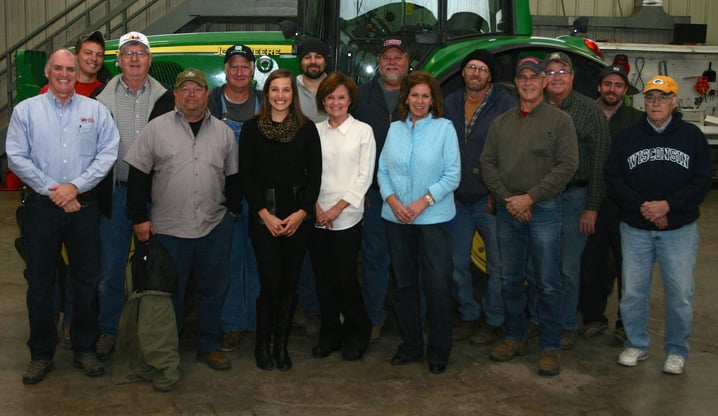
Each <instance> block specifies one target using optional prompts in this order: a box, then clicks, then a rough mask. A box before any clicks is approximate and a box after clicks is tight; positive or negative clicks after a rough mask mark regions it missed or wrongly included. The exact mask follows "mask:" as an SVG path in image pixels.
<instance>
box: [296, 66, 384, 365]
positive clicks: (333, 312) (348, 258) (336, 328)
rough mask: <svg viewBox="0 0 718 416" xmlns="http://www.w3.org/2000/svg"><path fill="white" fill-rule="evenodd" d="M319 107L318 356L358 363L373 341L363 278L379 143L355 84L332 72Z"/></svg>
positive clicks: (313, 241)
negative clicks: (356, 111)
mask: <svg viewBox="0 0 718 416" xmlns="http://www.w3.org/2000/svg"><path fill="white" fill-rule="evenodd" d="M316 98H317V108H318V109H319V110H320V111H323V112H325V113H326V114H327V115H328V116H329V118H328V119H327V120H326V121H322V122H320V123H317V130H318V131H319V137H320V139H321V144H322V185H321V189H320V191H319V199H318V200H317V204H316V215H317V216H316V223H315V228H314V232H313V234H312V236H311V238H310V242H309V249H310V253H311V257H312V264H313V266H314V272H315V276H316V279H317V296H318V298H319V306H320V309H321V322H322V326H321V330H320V332H319V343H318V344H317V345H316V346H315V347H314V348H312V355H313V356H314V357H316V358H324V357H327V356H328V355H329V354H331V353H332V351H336V350H339V349H341V350H342V358H344V359H345V360H348V361H355V360H358V359H360V358H361V357H362V354H363V353H364V351H365V350H366V348H367V345H368V343H369V336H370V333H371V322H370V321H369V316H368V315H367V312H366V308H365V306H364V300H363V297H362V292H361V287H360V286H359V281H358V277H357V253H358V252H359V246H360V243H361V227H362V217H363V214H364V195H365V194H366V192H367V190H368V189H369V185H371V182H372V176H373V174H374V160H375V153H376V145H375V143H374V134H373V132H372V128H371V126H369V125H368V124H366V123H363V122H361V121H359V120H356V119H355V118H354V117H352V116H351V115H350V114H349V110H350V108H351V107H353V105H354V103H356V101H357V86H356V83H355V82H354V80H352V78H351V77H349V76H348V75H346V74H343V73H341V72H333V73H330V74H329V75H328V76H327V77H326V78H325V79H324V80H323V81H322V83H321V84H320V85H319V88H318V90H317V97H316Z"/></svg>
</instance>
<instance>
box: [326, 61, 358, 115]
mask: <svg viewBox="0 0 718 416" xmlns="http://www.w3.org/2000/svg"><path fill="white" fill-rule="evenodd" d="M340 85H343V86H345V87H346V89H347V92H348V93H349V101H350V103H349V110H352V109H353V108H354V106H355V105H356V103H357V99H358V96H359V93H358V91H357V84H356V82H354V80H353V79H352V77H350V76H349V75H347V74H345V73H343V72H339V71H336V72H332V73H330V74H329V75H327V76H326V77H325V78H324V79H323V80H322V82H321V84H319V88H317V97H316V100H317V109H318V110H320V111H323V112H325V113H326V112H327V110H326V109H325V108H324V99H325V98H326V97H327V95H329V94H331V93H332V92H334V90H336V89H337V88H339V86H340Z"/></svg>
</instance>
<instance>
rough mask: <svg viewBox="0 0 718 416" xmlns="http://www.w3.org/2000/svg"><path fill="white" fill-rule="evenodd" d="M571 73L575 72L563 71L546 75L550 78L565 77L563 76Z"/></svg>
mask: <svg viewBox="0 0 718 416" xmlns="http://www.w3.org/2000/svg"><path fill="white" fill-rule="evenodd" d="M571 72H573V71H570V70H566V69H561V70H559V71H546V75H548V76H550V77H563V76H566V75H568V74H570V73H571Z"/></svg>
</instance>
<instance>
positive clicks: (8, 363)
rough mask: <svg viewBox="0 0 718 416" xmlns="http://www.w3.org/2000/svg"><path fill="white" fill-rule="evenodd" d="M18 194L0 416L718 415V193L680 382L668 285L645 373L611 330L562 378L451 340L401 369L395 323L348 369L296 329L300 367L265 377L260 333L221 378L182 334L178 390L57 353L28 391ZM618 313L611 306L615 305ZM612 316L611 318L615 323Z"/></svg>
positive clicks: (654, 315) (654, 308)
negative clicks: (257, 342) (438, 358)
mask: <svg viewBox="0 0 718 416" xmlns="http://www.w3.org/2000/svg"><path fill="white" fill-rule="evenodd" d="M17 203H18V195H17V192H1V193H0V219H1V222H0V239H1V242H0V293H2V297H1V298H0V334H1V335H0V351H2V352H3V354H2V355H0V370H1V371H0V386H2V387H1V389H0V403H2V404H0V414H2V415H25V414H27V415H79V414H102V415H115V414H116V415H139V414H151V415H283V416H285V415H357V414H362V415H384V414H387V415H469V414H472V415H473V414H477V412H481V413H482V414H490V415H543V414H565V415H591V416H598V415H601V416H603V415H652V416H660V415H713V414H716V410H715V409H716V408H718V394H717V393H716V392H717V391H718V390H717V389H716V385H717V384H716V375H718V360H717V359H716V355H717V354H718V314H717V312H718V309H717V308H716V301H715V293H717V292H718V280H714V279H715V270H718V256H716V254H715V253H716V252H718V191H712V192H711V194H710V196H709V197H708V200H707V201H706V202H705V203H704V204H703V209H702V214H703V215H702V217H701V219H700V220H699V224H700V232H701V243H700V251H699V256H698V268H697V270H696V274H695V277H696V296H695V301H694V317H695V319H694V327H693V332H694V336H693V337H692V338H691V340H690V342H691V347H692V352H691V356H690V357H689V359H688V361H687V364H686V371H685V373H684V374H683V375H682V376H668V375H664V374H662V373H661V368H662V365H663V361H664V359H665V356H664V354H663V351H662V333H663V300H662V291H661V288H660V279H656V282H655V284H654V290H653V293H652V296H651V322H650V332H651V335H652V337H653V345H652V346H651V348H650V351H649V358H648V359H647V360H646V361H644V362H641V363H640V364H639V365H638V367H635V368H625V367H621V366H619V365H617V364H616V358H617V356H618V353H619V352H620V351H621V347H620V346H619V345H617V344H616V343H615V342H614V341H613V338H612V337H611V334H610V332H606V333H605V334H603V335H601V336H598V337H596V338H593V339H590V340H583V339H580V340H579V344H578V346H577V348H576V349H575V350H573V351H569V352H565V353H564V354H563V355H562V360H563V366H562V371H561V374H560V375H559V376H557V377H553V378H544V377H540V376H538V375H537V374H536V365H537V361H538V353H539V348H538V342H537V340H536V339H533V340H532V341H531V353H530V354H529V355H527V356H524V357H518V358H516V359H514V360H513V361H511V362H508V363H495V362H492V361H490V360H489V358H488V354H489V347H473V346H471V345H469V344H468V343H467V342H460V343H457V344H455V346H454V349H453V351H452V354H451V360H450V362H449V367H448V369H447V371H446V372H445V373H444V374H441V375H432V374H431V373H429V371H428V369H427V367H426V364H425V363H421V365H419V364H416V365H407V366H404V367H400V368H396V367H392V366H390V365H389V359H390V357H391V356H392V354H393V353H394V351H395V348H396V347H397V345H398V344H399V335H398V332H397V330H396V328H395V327H390V328H387V329H386V330H385V331H384V334H383V338H382V340H381V342H380V343H379V344H376V345H372V346H371V347H370V349H369V351H368V352H367V354H366V356H365V358H364V359H363V360H362V361H359V362H353V363H348V362H344V361H342V360H341V358H340V356H339V355H338V354H336V353H335V354H333V355H332V356H330V357H329V358H326V359H323V360H317V359H314V358H312V357H311V352H310V351H311V347H312V345H313V344H314V340H313V339H311V338H307V337H305V336H304V335H303V334H301V331H300V330H297V331H295V334H294V335H293V336H292V338H291V341H290V352H291V354H292V358H293V360H294V369H293V370H291V371H289V372H286V373H282V372H279V371H271V372H264V371H260V370H258V369H257V368H256V367H255V365H254V359H253V353H252V352H253V337H248V338H246V339H245V340H244V341H243V343H242V344H241V346H240V348H239V350H237V351H235V352H233V353H231V357H232V359H233V368H232V369H231V370H229V371H224V372H217V371H213V370H210V369H209V368H208V367H207V366H206V365H202V364H199V363H197V362H196V361H195V360H194V352H193V350H192V346H193V345H194V341H193V339H191V338H192V337H191V335H188V336H185V337H183V339H182V342H181V344H182V346H181V349H182V364H181V367H180V370H181V379H180V381H179V383H178V385H177V388H176V389H175V391H173V392H170V393H157V392H155V391H154V390H153V389H152V387H151V385H150V384H148V383H135V384H129V385H119V386H118V385H113V384H112V382H111V380H110V377H109V375H106V376H104V377H100V378H88V377H85V376H84V375H82V373H81V372H80V371H79V370H77V369H75V368H73V366H72V361H71V359H72V355H71V352H70V351H67V350H63V349H61V348H59V347H58V350H57V354H56V356H55V371H53V372H52V373H50V374H49V376H48V377H47V378H46V379H45V381H43V382H42V383H40V384H38V385H35V386H25V385H23V384H22V382H21V376H22V373H23V371H24V370H25V368H26V366H27V363H28V360H29V353H28V349H27V347H26V346H25V342H26V339H27V336H28V323H27V312H26V307H25V290H26V283H25V281H24V280H23V278H22V270H23V263H22V260H21V259H20V257H19V256H18V255H17V253H16V251H15V248H14V246H13V240H14V238H15V237H16V235H17V227H16V224H15V216H14V212H15V207H16V206H17ZM609 308H610V310H611V311H613V310H615V300H613V301H612V303H611V305H610V306H609ZM610 318H611V319H613V318H614V317H613V316H610Z"/></svg>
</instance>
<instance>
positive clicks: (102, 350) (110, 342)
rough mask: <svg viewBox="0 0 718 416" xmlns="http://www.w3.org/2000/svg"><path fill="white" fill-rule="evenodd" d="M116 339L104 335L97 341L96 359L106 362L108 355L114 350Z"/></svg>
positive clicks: (112, 336)
mask: <svg viewBox="0 0 718 416" xmlns="http://www.w3.org/2000/svg"><path fill="white" fill-rule="evenodd" d="M115 341H116V338H115V336H114V335H109V334H104V335H100V338H98V339H97V359H98V360H100V361H107V359H108V358H110V354H111V353H112V351H114V350H115Z"/></svg>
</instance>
